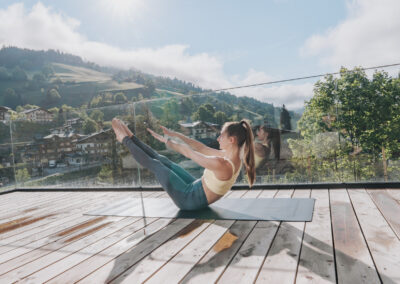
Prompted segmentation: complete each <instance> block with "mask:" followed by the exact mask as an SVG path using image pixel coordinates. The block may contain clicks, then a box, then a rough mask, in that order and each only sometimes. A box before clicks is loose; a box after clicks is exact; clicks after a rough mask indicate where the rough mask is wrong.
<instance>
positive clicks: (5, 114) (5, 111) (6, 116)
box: [0, 106, 12, 123]
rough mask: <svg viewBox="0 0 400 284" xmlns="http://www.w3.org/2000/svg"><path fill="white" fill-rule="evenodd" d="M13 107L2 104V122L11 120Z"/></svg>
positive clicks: (0, 118) (0, 119)
mask: <svg viewBox="0 0 400 284" xmlns="http://www.w3.org/2000/svg"><path fill="white" fill-rule="evenodd" d="M11 111H12V110H11V109H10V108H9V107H6V106H0V122H3V123H6V122H7V121H9V120H10V117H11Z"/></svg>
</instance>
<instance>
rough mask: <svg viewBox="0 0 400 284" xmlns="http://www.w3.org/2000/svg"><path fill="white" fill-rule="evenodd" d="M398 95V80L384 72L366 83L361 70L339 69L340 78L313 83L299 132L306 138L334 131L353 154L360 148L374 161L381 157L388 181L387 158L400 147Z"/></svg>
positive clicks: (326, 78) (330, 77)
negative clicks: (347, 143)
mask: <svg viewBox="0 0 400 284" xmlns="http://www.w3.org/2000/svg"><path fill="white" fill-rule="evenodd" d="M399 92H400V87H399V82H398V79H392V78H389V76H388V75H387V74H386V73H384V72H376V73H375V74H374V76H373V78H372V80H369V79H368V77H367V75H366V74H365V72H364V71H363V70H362V69H361V68H355V69H354V70H352V71H348V70H347V69H345V68H342V69H341V70H340V77H339V78H333V76H326V77H325V78H324V80H323V81H318V82H317V83H316V84H315V87H314V97H313V98H312V99H311V100H310V101H309V102H307V103H306V108H305V111H304V114H303V116H302V117H301V119H300V121H299V123H298V126H299V129H300V131H301V133H302V134H303V136H304V137H305V138H307V139H312V138H313V137H314V136H315V135H316V134H318V133H320V132H326V131H337V132H339V133H340V136H339V138H340V137H342V139H346V140H348V141H350V143H351V147H352V148H353V152H354V151H356V149H358V148H361V149H363V150H364V151H367V152H368V153H370V154H371V155H372V156H373V157H375V158H379V155H380V154H381V157H382V162H383V172H384V177H385V179H386V180H387V178H388V176H387V161H386V160H387V158H388V155H389V156H390V155H391V154H392V153H395V152H396V151H397V152H398V151H399V148H400V145H399V139H398V137H400V126H399V122H400V117H399V115H400V108H399V104H398V102H399V100H400V95H399ZM355 176H356V174H355Z"/></svg>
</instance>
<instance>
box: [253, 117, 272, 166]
mask: <svg viewBox="0 0 400 284" xmlns="http://www.w3.org/2000/svg"><path fill="white" fill-rule="evenodd" d="M256 133H257V137H256V138H257V139H256V141H255V145H254V149H255V153H254V154H255V155H254V160H255V167H256V169H257V168H260V167H263V166H264V165H265V163H266V162H267V160H268V157H269V155H270V153H271V140H270V139H268V138H269V137H268V134H269V133H268V130H267V128H266V127H265V126H263V125H260V126H259V127H258V128H257V131H256Z"/></svg>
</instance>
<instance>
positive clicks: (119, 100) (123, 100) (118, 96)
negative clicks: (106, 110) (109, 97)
mask: <svg viewBox="0 0 400 284" xmlns="http://www.w3.org/2000/svg"><path fill="white" fill-rule="evenodd" d="M127 101H128V100H127V99H126V96H125V95H124V93H122V92H120V93H116V94H115V96H114V102H115V103H116V104H123V103H126V102H127Z"/></svg>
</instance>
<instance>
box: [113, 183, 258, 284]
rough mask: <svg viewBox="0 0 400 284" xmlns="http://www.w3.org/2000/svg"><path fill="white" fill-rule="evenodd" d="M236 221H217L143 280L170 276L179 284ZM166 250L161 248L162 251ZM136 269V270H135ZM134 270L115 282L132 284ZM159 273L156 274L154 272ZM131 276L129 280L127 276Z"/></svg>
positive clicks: (252, 192)
mask: <svg viewBox="0 0 400 284" xmlns="http://www.w3.org/2000/svg"><path fill="white" fill-rule="evenodd" d="M260 193H261V191H259V190H246V191H242V192H240V191H232V193H231V194H230V195H229V196H228V197H226V198H256V197H257V196H258V195H259V194H260ZM234 222H235V221H234V220H217V221H215V223H213V224H211V226H209V227H207V228H206V229H205V230H204V231H203V232H201V233H200V234H199V235H198V236H197V237H196V239H194V240H193V241H192V242H191V243H190V244H188V245H187V247H185V248H184V249H182V250H181V251H179V252H176V253H175V254H176V255H175V256H174V257H172V258H170V259H167V260H166V262H165V263H164V265H163V266H162V267H161V269H158V270H157V269H156V270H154V269H150V271H149V272H151V273H147V275H146V274H143V273H142V274H141V275H140V276H141V279H146V278H148V277H149V276H151V278H150V279H148V280H147V282H150V283H158V282H160V281H162V279H166V278H165V277H167V276H168V281H171V282H178V281H180V280H181V279H182V278H183V277H184V276H185V274H187V273H188V272H189V271H190V270H191V269H192V268H193V267H194V266H195V265H196V263H197V262H198V261H199V260H200V259H201V258H202V257H203V256H204V255H205V254H206V253H207V252H208V251H209V250H210V249H212V247H213V246H214V245H215V244H216V242H218V240H219V239H220V238H221V237H222V236H223V235H224V234H226V233H227V231H228V230H229V228H230V227H231V226H232V225H233V223H234ZM163 250H164V248H163V247H160V251H163ZM150 257H151V256H150ZM151 266H152V264H151V262H150V263H149V262H147V263H145V266H141V267H151ZM133 269H135V268H133ZM132 271H133V270H128V271H127V272H126V273H124V274H123V275H121V277H120V278H119V280H118V279H115V282H120V281H121V280H123V281H124V282H125V283H129V282H131V281H132V280H133V279H134V278H135V277H132V276H134V275H131V272H132ZM155 271H157V272H156V273H155V274H154V272H155ZM127 275H129V277H128V279H127V277H125V276H127ZM129 279H130V280H129Z"/></svg>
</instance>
